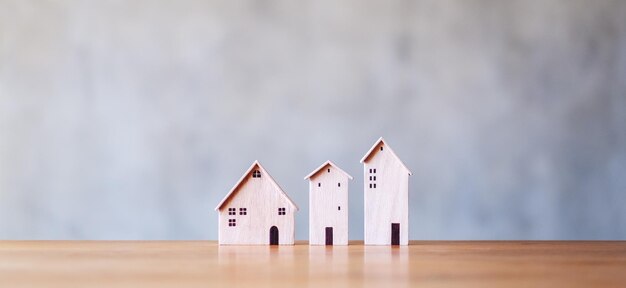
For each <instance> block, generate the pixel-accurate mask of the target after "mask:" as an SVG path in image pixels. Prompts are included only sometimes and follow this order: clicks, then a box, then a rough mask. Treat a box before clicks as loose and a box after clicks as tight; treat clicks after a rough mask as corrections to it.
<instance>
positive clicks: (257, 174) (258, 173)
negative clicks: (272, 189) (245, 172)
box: [252, 170, 261, 178]
mask: <svg viewBox="0 0 626 288" xmlns="http://www.w3.org/2000/svg"><path fill="white" fill-rule="evenodd" d="M252 178H261V171H259V170H254V171H252Z"/></svg>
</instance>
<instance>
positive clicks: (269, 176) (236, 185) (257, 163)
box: [215, 160, 300, 211]
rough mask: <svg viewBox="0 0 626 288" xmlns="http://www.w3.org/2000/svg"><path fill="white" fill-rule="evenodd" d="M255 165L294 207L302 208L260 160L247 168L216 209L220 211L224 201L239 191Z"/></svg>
mask: <svg viewBox="0 0 626 288" xmlns="http://www.w3.org/2000/svg"><path fill="white" fill-rule="evenodd" d="M255 167H259V169H260V170H261V171H262V173H263V175H264V176H266V177H267V178H268V179H269V180H270V182H271V183H272V184H274V186H275V187H276V189H278V191H279V192H280V193H281V194H282V195H283V196H285V198H287V201H289V203H291V205H293V207H294V208H296V211H297V210H300V208H298V205H296V203H294V202H293V200H291V198H289V196H288V195H287V193H285V191H283V189H282V188H280V186H279V185H278V183H276V180H274V178H272V176H271V175H270V173H267V170H265V168H263V166H261V163H259V161H258V160H256V161H254V163H252V165H251V166H250V168H248V170H246V173H244V174H243V176H241V178H239V181H237V184H235V186H233V188H232V189H230V191H229V192H228V194H226V196H225V197H224V199H222V201H220V204H218V205H217V207H215V211H219V210H220V208H222V206H223V205H224V203H226V201H228V199H230V197H231V196H233V194H234V193H235V191H237V188H239V186H241V184H242V183H243V180H245V179H246V177H248V175H250V172H251V171H252V169H254V168H255Z"/></svg>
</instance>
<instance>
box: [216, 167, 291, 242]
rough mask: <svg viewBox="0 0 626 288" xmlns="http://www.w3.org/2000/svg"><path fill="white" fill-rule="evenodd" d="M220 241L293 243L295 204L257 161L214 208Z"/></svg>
mask: <svg viewBox="0 0 626 288" xmlns="http://www.w3.org/2000/svg"><path fill="white" fill-rule="evenodd" d="M215 210H216V211H218V214H219V217H218V218H219V220H218V221H219V244H220V245H293V243H294V232H295V230H294V214H295V212H296V211H298V206H296V204H295V203H294V202H293V201H292V200H291V199H290V198H289V196H287V194H286V193H285V192H284V191H283V189H282V188H280V186H279V185H278V184H277V183H276V181H275V180H274V179H273V178H272V176H270V174H269V173H267V170H265V169H264V168H263V166H261V164H260V163H259V162H258V161H255V162H254V163H252V166H250V168H248V170H247V171H246V173H244V175H243V176H242V177H241V178H240V179H239V181H237V183H236V184H235V186H234V187H233V188H232V189H231V190H230V191H229V192H228V194H227V195H226V196H225V197H224V199H223V200H222V201H221V202H220V203H219V205H217V207H216V208H215Z"/></svg>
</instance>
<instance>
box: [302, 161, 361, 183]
mask: <svg viewBox="0 0 626 288" xmlns="http://www.w3.org/2000/svg"><path fill="white" fill-rule="evenodd" d="M326 166H332V167H333V168H335V169H337V170H339V172H341V173H343V174H344V175H346V176H348V179H350V180H352V176H350V174H348V173H347V172H346V171H343V170H341V168H339V167H338V166H337V165H335V163H333V161H330V160H328V161H326V162H324V164H322V166H320V167H317V169H315V170H313V172H311V173H310V174H309V175H306V176H305V177H304V180H306V179H309V178H311V177H313V176H315V174H317V172H319V171H320V170H322V169H324V167H326Z"/></svg>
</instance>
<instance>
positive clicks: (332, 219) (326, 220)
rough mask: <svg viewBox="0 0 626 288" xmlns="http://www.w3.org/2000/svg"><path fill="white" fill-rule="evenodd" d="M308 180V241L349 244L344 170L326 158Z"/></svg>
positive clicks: (346, 174) (347, 175)
mask: <svg viewBox="0 0 626 288" xmlns="http://www.w3.org/2000/svg"><path fill="white" fill-rule="evenodd" d="M304 179H305V180H306V179H308V180H309V244H310V245H348V182H349V181H350V180H352V176H350V175H349V174H348V173H346V172H345V171H343V170H341V169H340V168H339V167H337V165H335V164H334V163H333V162H331V161H326V162H325V163H324V164H322V165H321V166H320V167H318V168H317V169H315V170H313V172H311V174H309V175H307V176H306V177H304Z"/></svg>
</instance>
